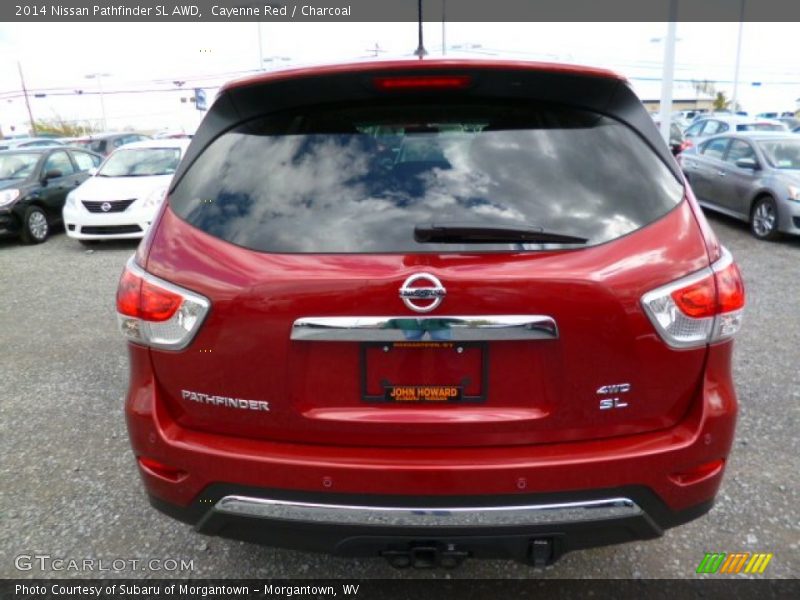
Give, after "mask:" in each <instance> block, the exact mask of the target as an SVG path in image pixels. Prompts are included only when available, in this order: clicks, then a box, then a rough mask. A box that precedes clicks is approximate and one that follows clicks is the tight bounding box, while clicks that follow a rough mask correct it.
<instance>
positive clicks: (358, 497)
mask: <svg viewBox="0 0 800 600" xmlns="http://www.w3.org/2000/svg"><path fill="white" fill-rule="evenodd" d="M130 352H131V355H132V356H131V369H132V371H131V387H130V390H129V395H128V398H127V402H126V416H127V421H128V429H129V433H130V437H131V443H132V445H133V449H134V453H135V454H136V456H137V457H146V458H149V459H152V460H155V461H158V462H160V463H162V464H164V465H167V466H169V467H172V468H174V469H177V470H179V471H181V472H182V474H181V476H180V477H177V478H175V479H169V478H166V477H163V476H161V475H159V474H158V473H156V472H153V471H151V470H149V469H146V468H140V473H141V475H142V478H143V480H144V483H145V487H146V488H147V491H148V493H149V495H150V496H151V499H152V501H153V503H154V504H155V505H156V506H157V507H158V508H159V509H161V510H162V511H164V512H167V513H169V514H171V515H173V516H175V517H177V518H179V519H181V520H183V521H186V522H189V523H192V524H194V525H195V526H196V527H197V528H198V529H199V530H200V531H201V532H204V533H210V534H218V535H223V536H226V537H234V538H239V539H246V540H251V541H264V542H267V543H270V544H272V545H279V546H287V547H295V548H297V547H300V548H304V549H309V550H321V551H326V552H338V553H363V552H369V551H370V548H373V542H374V544H378V545H381V544H382V545H383V546H382V547H386V544H388V543H390V540H395V542H396V543H400V544H411V543H415V542H414V541H415V540H419V539H425V540H435V541H437V543H439V542H440V541H442V540H445V541H446V540H451V539H452V538H454V537H458V538H459V539H461V542H460V543H461V544H462V545H463V543H464V541H465V540H466V538H476V539H477V538H481V539H483V540H484V542H485V544H484V542H481V543H480V544H478V546H480V548H477V547H476V548H472V547H470V550H469V551H470V554H471V555H474V556H481V555H483V554H482V553H483V552H487V553H488V554H485V555H486V556H505V555H508V552H511V550H508V549H505V550H504V549H503V548H505V546H504V545H503V544H505V543H506V542H504V541H503V540H505V539H506V538H507V539H508V540H511V539H512V538H513V539H517V540H518V542H519V544H521V545H517V546H514V551H513V552H511V554H513V555H514V556H517V555H518V553H519V552H520V551H521V550H520V548H522V546H525V544H527V542H525V543H523V542H524V540H530V539H532V538H534V537H539V536H545V537H548V538H553V539H555V538H558V539H562V540H565V541H564V542H563V544H564V546H565V548H567V549H575V548H583V547H589V546H594V545H600V544H606V543H618V542H623V541H629V540H633V539H647V538H651V537H656V536H658V535H660V534H661V533H662V531H663V530H664V529H666V528H668V527H672V526H674V525H677V524H680V523H683V522H685V521H687V520H691V519H692V518H696V517H697V516H699V515H701V514H703V513H705V512H706V511H707V510H708V509H709V508H710V506H711V504H712V503H713V498H714V497H715V495H716V493H717V490H718V488H719V485H720V483H721V479H722V473H723V470H724V461H725V459H726V458H727V456H728V453H729V451H730V447H731V443H732V440H733V434H734V428H735V421H736V412H737V405H736V396H735V392H734V389H733V384H732V382H731V378H730V372H731V371H730V357H731V343H729V342H728V343H724V344H720V345H718V346H715V347H712V348H711V349H710V350H709V352H708V358H707V365H706V369H705V374H704V379H703V383H702V385H701V386H700V389H698V393H697V398H696V400H695V401H694V402H693V403H692V406H691V408H690V410H689V412H688V413H687V414H686V415H685V417H684V418H683V420H682V421H681V422H680V423H679V424H678V425H676V426H675V427H672V428H670V429H667V430H661V431H653V432H649V433H644V434H637V435H631V436H620V437H615V438H607V439H599V440H588V441H580V442H568V443H553V444H538V445H530V446H509V447H497V446H493V447H465V448H390V447H386V448H380V447H374V448H373V447H370V448H365V447H358V446H326V445H310V444H290V443H279V442H270V441H265V440H253V439H247V438H234V437H231V436H225V435H219V434H212V433H207V432H200V431H193V430H188V429H185V428H183V427H181V426H180V425H178V424H177V423H176V422H175V421H174V419H172V417H171V416H170V414H169V413H168V412H167V410H166V407H165V406H164V403H163V402H160V401H159V400H158V391H157V390H158V386H157V384H156V382H155V380H154V376H153V372H152V368H151V366H150V359H149V354H148V351H147V349H144V348H141V347H136V346H130ZM708 465H716V466H714V467H713V468H708ZM230 496H241V497H244V498H245V499H246V500H245V501H243V502H242V501H237V502H234V501H233V500H232V499H230V498H229V497H230ZM613 499H622V504H621V505H620V506H617V507H613V506H612V507H609V506H607V503H608V501H609V500H613ZM594 501H601V504H602V505H603V506H604V507H605V508H616V509H620V510H612V511H605V512H603V511H600V512H594V510H591V509H588V508H585V507H584V508H578V510H577V512H575V511H572V512H570V511H568V510H563V509H564V507H563V506H562V507H556V508H548V507H547V505H552V504H565V503H566V504H571V505H576V506H583V505H585V503H587V502H594ZM281 502H284V503H281ZM285 502H289V503H290V504H289V505H287V504H285ZM298 503H301V504H300V505H298ZM302 503H309V504H313V505H323V506H325V507H333V508H325V509H311V508H310V507H308V506H302ZM576 503H577V504H576ZM582 503H583V504H582ZM234 506H236V507H237V509H233V508H232V507H234ZM348 506H349V507H353V506H355V507H361V508H362V509H361V510H357V511H355V512H348V511H347V509H344V508H342V507H348ZM526 507H532V508H526ZM387 508H388V509H396V508H411V509H412V510H411V511H410V514H412V515H416V516H415V517H411V519H412V520H411V521H409V520H408V519H409V517H408V515H409V511H401V512H400V514H399V515H396V516H402V517H403V518H402V519H401V520H400V521H399V522H395V523H392V522H380V523H375V522H374V519H375V515H376V513H382V514H384V515H385V514H386V512H387V511H386V509H387ZM502 508H506V509H507V510H505V511H504V510H501V509H502ZM457 509H469V510H457ZM437 510H438V511H445V512H450V513H453V512H458V513H461V516H460V518H459V519H456V521H454V524H453V525H448V524H447V523H445V522H442V521H446V520H447V519H446V518H445V515H444V513H443V514H442V515H440V517H441V518H440V520H433V521H432V520H431V519H428V518H427V514H428V513H430V512H431V511H437ZM287 511H288V512H287ZM388 512H392V511H388ZM420 512H422V513H425V514H419V513H420ZM331 513H332V514H334V516H333V517H324V518H323V517H321V516H320V515H323V514H331ZM489 513H497V514H499V513H504V514H505V517H509V518H510V519H511V521H510V522H509V521H507V522H502V523H498V522H496V521H495V520H494V519H493V517H487V514H489ZM589 513H594V515H595V516H594V517H592V516H591V515H590V514H589ZM345 514H350V515H354V514H355V515H356V519H355V521H352V520H348V519H347V518H345V517H343V516H342V515H345ZM576 514H577V515H579V516H578V517H576V516H575V515H576ZM287 515H288V516H287ZM335 515H338V516H335ZM403 515H404V516H403ZM542 515H547V518H546V520H545V521H539V522H537V521H536V518H541V516H542ZM534 517H535V518H534ZM404 519H405V520H404ZM414 519H416V520H417V521H416V522H414ZM420 519H421V520H422V522H420ZM354 540H355V541H354ZM395 542H391V543H395ZM476 543H477V542H476ZM509 543H510V542H509ZM498 544H499V546H498ZM472 545H473V546H474V544H472ZM484 545H485V548H484ZM374 547H377V546H374ZM525 547H527V546H525ZM481 548H483V549H481ZM373 549H374V548H373ZM526 551H527V550H526Z"/></svg>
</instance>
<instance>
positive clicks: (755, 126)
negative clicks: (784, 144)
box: [736, 123, 786, 131]
mask: <svg viewBox="0 0 800 600" xmlns="http://www.w3.org/2000/svg"><path fill="white" fill-rule="evenodd" d="M736 131H786V127H784V126H783V125H782V124H780V123H741V124H739V125H737V126H736Z"/></svg>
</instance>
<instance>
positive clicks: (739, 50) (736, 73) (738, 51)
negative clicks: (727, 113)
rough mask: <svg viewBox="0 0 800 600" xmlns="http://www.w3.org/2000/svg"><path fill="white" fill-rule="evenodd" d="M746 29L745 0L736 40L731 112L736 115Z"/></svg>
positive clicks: (742, 2)
mask: <svg viewBox="0 0 800 600" xmlns="http://www.w3.org/2000/svg"><path fill="white" fill-rule="evenodd" d="M743 28H744V0H741V4H740V5H739V37H738V39H737V40H736V67H735V68H734V72H733V94H731V112H732V113H734V114H736V112H737V110H736V101H737V96H738V94H739V61H740V60H741V57H742V29H743Z"/></svg>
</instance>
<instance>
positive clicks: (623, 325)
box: [146, 63, 708, 447]
mask: <svg viewBox="0 0 800 600" xmlns="http://www.w3.org/2000/svg"><path fill="white" fill-rule="evenodd" d="M371 69H372V70H369V69H367V68H364V67H358V68H357V69H355V71H353V70H350V71H348V70H347V69H340V70H327V71H321V72H318V73H308V72H302V73H297V74H295V75H294V76H286V75H283V76H273V77H272V78H269V77H267V78H263V79H260V80H256V81H253V82H250V83H249V84H242V85H239V86H234V87H231V88H229V89H228V90H227V91H226V92H225V93H223V94H222V95H221V97H220V98H219V99H218V100H217V103H216V104H215V106H214V107H212V109H211V114H210V115H209V116H208V117H207V118H206V121H205V123H204V125H203V126H202V127H201V129H200V131H198V136H197V137H196V138H195V141H194V142H193V144H192V147H191V148H190V150H189V160H188V161H186V162H184V163H183V164H182V166H181V169H180V170H179V172H178V174H177V175H176V178H175V183H174V187H173V189H172V191H171V195H170V200H169V203H168V206H167V207H166V208H165V210H164V212H163V214H162V216H161V220H160V222H159V225H158V230H157V232H156V233H155V235H154V236H153V242H152V245H151V249H150V253H149V256H148V257H147V264H146V268H147V270H148V271H150V272H151V273H153V274H154V275H157V276H159V277H162V278H164V279H167V280H170V281H173V282H175V283H177V284H179V285H181V286H184V287H186V288H189V289H191V290H194V291H196V292H198V293H201V294H203V295H204V296H206V297H207V298H208V299H209V300H210V301H211V306H212V308H211V311H210V313H209V316H208V317H207V319H206V321H205V322H204V324H203V326H202V328H201V329H200V331H199V333H198V334H197V337H196V338H195V339H194V341H193V342H192V344H191V345H190V346H189V347H188V348H186V349H185V350H182V351H180V352H168V351H161V350H151V354H152V360H153V365H154V369H155V372H156V376H157V380H158V385H159V388H158V389H159V393H160V395H161V397H162V398H163V399H164V401H165V403H166V405H167V407H168V408H169V410H170V411H171V412H172V413H173V416H174V417H175V418H176V419H177V420H178V422H179V423H180V424H182V425H183V426H186V427H190V428H194V429H199V430H205V431H212V432H218V433H224V434H229V435H236V436H243V437H251V438H261V439H269V440H281V441H291V442H303V443H317V444H331V445H369V446H398V447H411V446H479V445H507V444H532V443H544V442H553V441H565V440H578V439H593V438H600V437H609V436H615V435H625V434H633V433H639V432H645V431H650V430H654V429H661V428H665V427H669V426H671V425H673V424H674V423H676V422H677V421H678V420H679V419H680V418H681V416H682V415H683V414H685V412H686V410H687V408H688V406H689V403H690V402H691V399H692V397H693V396H694V394H695V392H696V390H697V388H698V385H699V382H700V378H701V373H702V369H703V364H704V360H705V352H706V351H705V349H704V348H699V349H692V350H675V349H670V348H668V347H667V346H666V345H665V344H664V343H663V341H661V339H660V338H659V337H658V335H657V334H656V332H655V330H654V329H653V326H652V324H651V323H650V322H649V320H648V318H647V317H646V315H645V314H644V312H643V310H642V308H641V304H640V299H641V296H642V295H643V294H644V293H646V292H647V291H650V290H652V289H653V288H655V287H658V286H660V285H662V284H664V283H665V282H668V281H671V280H674V279H677V278H679V277H681V276H683V275H685V274H687V273H690V272H692V271H695V270H698V269H700V268H702V267H704V266H706V265H707V264H708V260H707V256H706V251H705V245H704V241H703V238H702V236H701V234H700V231H699V228H698V226H697V224H696V222H695V220H694V217H693V214H692V211H691V209H690V207H689V206H688V205H687V203H686V201H685V200H684V198H683V193H684V189H683V185H682V183H681V180H680V176H679V174H678V173H677V172H676V169H675V165H674V163H673V162H672V161H671V159H670V158H669V156H668V151H667V150H666V149H665V148H664V147H663V146H664V145H663V143H661V142H660V141H659V140H658V138H657V132H656V130H655V127H654V125H653V124H652V121H651V120H650V118H649V117H648V115H647V113H646V112H645V111H644V109H643V108H642V107H641V105H640V104H639V103H638V101H636V100H635V98H634V97H633V95H632V92H630V90H629V89H628V87H627V86H626V85H625V83H624V82H622V81H619V80H618V79H615V78H613V77H610V76H608V75H603V74H598V73H595V72H590V73H580V72H573V71H568V72H563V71H559V70H558V69H552V68H544V67H537V68H528V69H522V68H520V67H519V66H518V65H517V66H514V68H500V66H498V65H490V66H486V67H477V66H476V65H472V64H470V65H461V66H458V65H456V64H454V63H447V64H446V65H445V66H443V65H442V64H440V65H439V67H438V70H437V69H434V68H432V67H430V66H427V67H413V68H412V67H408V66H404V67H403V68H402V69H401V68H400V67H399V66H397V65H395V66H392V67H386V66H375V65H373V66H372V67H371ZM600 107H602V110H601V108H600ZM218 398H233V399H239V400H242V399H243V400H255V401H261V402H268V403H269V410H268V411H265V410H251V409H250V408H246V407H256V408H258V407H261V406H263V404H258V403H246V402H245V403H237V402H225V401H224V400H221V401H220V400H218Z"/></svg>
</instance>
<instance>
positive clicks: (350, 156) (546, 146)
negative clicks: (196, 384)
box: [170, 104, 683, 253]
mask: <svg viewBox="0 0 800 600" xmlns="http://www.w3.org/2000/svg"><path fill="white" fill-rule="evenodd" d="M682 196H683V187H682V185H681V183H679V181H678V180H677V179H676V177H675V176H674V175H673V174H672V172H671V171H670V170H669V169H668V168H667V167H666V165H665V164H664V163H663V162H661V160H660V159H659V158H658V157H657V155H656V154H655V153H654V152H653V151H652V150H651V149H650V148H649V147H648V146H647V145H646V144H645V142H644V141H642V139H641V138H640V137H639V136H638V135H637V134H636V133H635V132H634V131H633V130H631V129H630V128H629V127H627V126H625V125H623V124H621V123H620V122H618V121H615V120H613V119H610V118H608V117H604V116H601V115H598V114H594V113H590V112H585V111H579V110H573V109H567V108H562V107H554V106H536V105H530V104H527V105H524V106H523V105H506V104H492V105H476V104H471V105H444V104H439V105H436V106H430V105H418V106H416V105H415V106H409V105H407V104H404V105H402V106H398V105H385V106H375V105H370V106H350V107H321V108H317V109H312V110H305V111H304V112H302V113H286V114H279V115H277V114H276V115H271V116H267V117H263V118H260V119H258V120H255V121H252V122H249V123H246V124H243V125H240V126H238V127H236V128H234V129H232V130H230V131H228V132H227V133H224V134H223V135H221V136H220V137H219V138H217V139H216V140H215V141H214V142H212V143H211V144H210V145H209V146H208V147H207V148H206V149H205V150H204V151H203V153H202V154H201V155H200V156H199V157H198V158H197V160H196V161H195V162H194V164H192V165H191V167H190V168H189V169H188V171H187V172H186V173H185V175H184V176H183V177H182V178H181V180H180V181H179V182H178V183H177V185H176V187H175V189H174V190H173V193H172V195H171V197H170V205H171V207H172V209H173V210H174V211H175V212H176V213H177V214H178V215H179V216H180V217H182V218H183V219H185V220H186V221H188V222H189V223H191V224H192V225H194V226H195V227H198V228H199V229H201V230H203V231H205V232H206V233H209V234H211V235H214V236H216V237H219V238H221V239H223V240H226V241H229V242H232V243H234V244H237V245H240V246H244V247H246V248H250V249H253V250H259V251H265V252H276V253H376V252H430V251H435V252H448V251H450V252H465V251H466V252H475V251H481V250H484V251H485V250H506V251H507V250H518V251H519V250H540V249H549V248H553V247H562V245H558V244H552V243H548V244H542V243H529V242H524V243H518V242H514V243H505V242H504V243H496V241H495V242H493V243H488V244H487V243H481V244H476V243H468V242H464V241H463V240H448V243H443V242H441V241H436V242H434V243H426V242H420V241H415V236H414V229H415V227H418V226H423V227H424V226H427V225H430V224H435V225H437V226H440V225H443V226H451V225H459V226H461V225H467V226H480V227H502V228H518V227H519V228H526V229H535V230H540V231H545V232H549V233H556V234H561V235H566V236H573V237H580V238H585V239H586V240H587V241H586V244H581V247H583V246H585V245H594V244H600V243H603V242H607V241H609V240H612V239H615V238H618V237H620V236H623V235H626V234H628V233H630V232H632V231H635V230H636V229H639V228H641V227H643V226H645V225H647V224H648V223H651V222H653V221H655V220H657V219H658V218H660V217H661V216H663V215H665V214H666V213H667V212H668V211H670V210H671V209H672V208H673V207H675V206H676V205H677V204H678V203H679V202H680V201H681V198H682ZM565 247H575V246H574V245H569V244H567V245H566V246H565Z"/></svg>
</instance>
